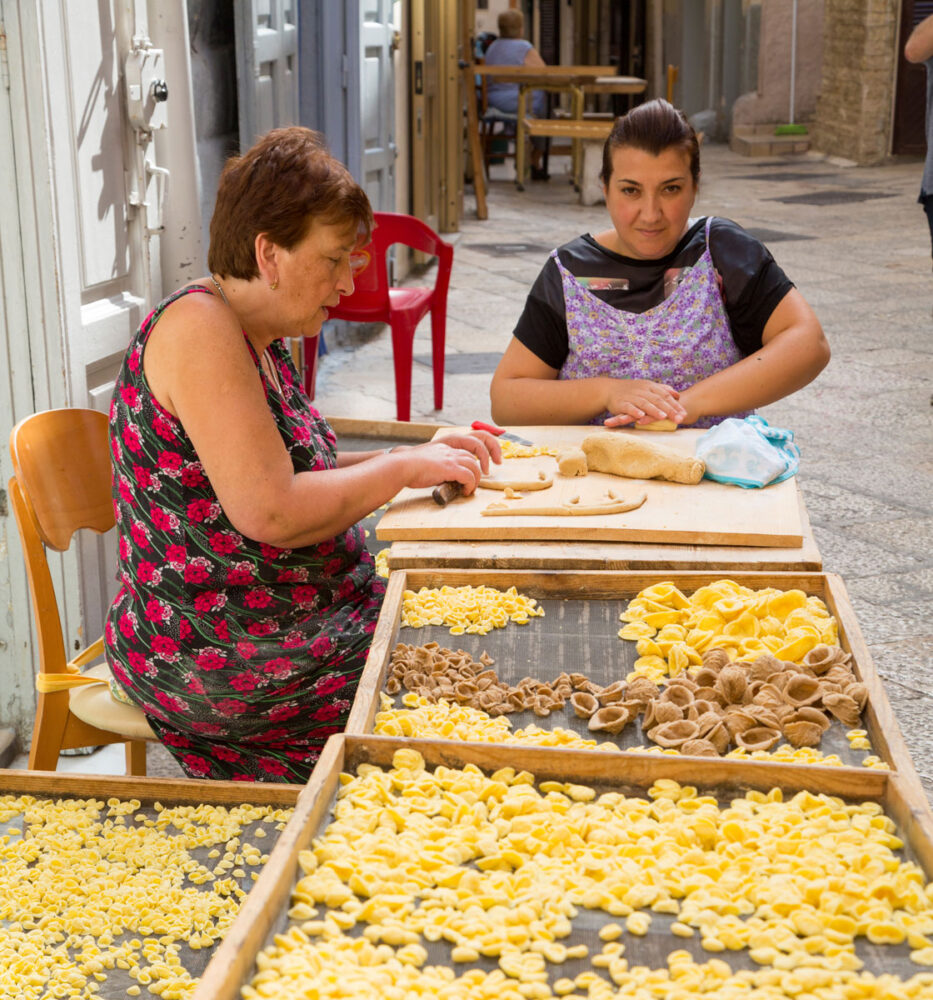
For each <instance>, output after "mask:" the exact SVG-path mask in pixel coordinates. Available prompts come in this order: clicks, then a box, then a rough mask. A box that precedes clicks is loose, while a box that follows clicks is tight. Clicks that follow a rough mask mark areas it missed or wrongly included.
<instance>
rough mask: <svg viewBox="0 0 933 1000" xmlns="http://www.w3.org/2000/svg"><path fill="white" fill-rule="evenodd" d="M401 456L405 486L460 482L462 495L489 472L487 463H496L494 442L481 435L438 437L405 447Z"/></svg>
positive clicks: (495, 445)
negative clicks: (405, 472)
mask: <svg viewBox="0 0 933 1000" xmlns="http://www.w3.org/2000/svg"><path fill="white" fill-rule="evenodd" d="M486 438H489V441H487V440H486ZM448 442H449V443H448ZM396 454H399V453H398V452H396ZM401 454H403V455H404V456H405V459H406V460H407V461H408V463H409V468H410V472H409V476H408V480H407V482H406V486H410V487H411V488H412V489H423V488H425V487H428V486H437V485H439V484H440V483H447V482H455V483H460V485H461V486H462V487H463V492H464V494H465V495H466V496H469V495H470V494H471V493H472V492H473V491H474V490H475V489H476V487H477V485H478V484H479V481H480V479H482V477H483V476H484V475H485V474H486V473H487V472H488V471H489V465H490V462H499V461H500V450H499V447H498V442H497V441H496V440H495V439H494V438H493V437H492V435H488V434H486V433H485V432H477V433H476V434H463V435H457V436H451V437H450V438H448V439H443V438H442V439H440V440H438V441H431V442H429V443H427V444H420V445H417V446H415V447H414V448H407V449H405V451H404V452H402V453H401Z"/></svg>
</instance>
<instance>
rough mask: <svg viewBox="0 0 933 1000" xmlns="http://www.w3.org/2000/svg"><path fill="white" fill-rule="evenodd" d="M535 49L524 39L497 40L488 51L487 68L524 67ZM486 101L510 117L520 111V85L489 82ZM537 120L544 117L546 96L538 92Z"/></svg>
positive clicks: (535, 102) (536, 102) (536, 93)
mask: <svg viewBox="0 0 933 1000" xmlns="http://www.w3.org/2000/svg"><path fill="white" fill-rule="evenodd" d="M533 48H534V46H533V45H532V44H531V42H529V41H526V40H525V39H524V38H497V39H496V40H495V41H494V42H493V43H492V45H490V46H489V48H488V49H487V50H486V65H487V66H522V65H524V62H525V56H527V55H528V53H529V52H530V51H531V50H532V49H533ZM486 99H487V101H488V103H489V105H490V107H494V108H498V109H499V110H500V111H505V112H507V113H508V114H510V115H514V114H515V113H516V112H517V111H518V84H517V83H497V82H496V81H495V80H491V79H490V80H487V85H486ZM533 106H534V108H533V110H534V115H535V117H536V118H541V117H543V115H544V94H543V93H542V92H541V91H536V92H535V95H534V99H533Z"/></svg>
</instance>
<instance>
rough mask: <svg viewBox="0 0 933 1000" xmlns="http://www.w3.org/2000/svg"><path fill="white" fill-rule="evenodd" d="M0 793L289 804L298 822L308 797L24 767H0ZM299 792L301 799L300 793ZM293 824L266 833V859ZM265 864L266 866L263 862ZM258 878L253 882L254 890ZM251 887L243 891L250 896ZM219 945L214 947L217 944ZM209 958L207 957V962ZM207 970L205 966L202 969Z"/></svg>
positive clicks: (256, 785)
mask: <svg viewBox="0 0 933 1000" xmlns="http://www.w3.org/2000/svg"><path fill="white" fill-rule="evenodd" d="M0 794H3V795H8V794H10V795H34V796H36V797H54V798H75V799H87V798H95V799H103V800H104V801H106V800H107V799H108V798H110V797H111V796H115V797H117V798H120V799H122V800H124V801H126V800H129V799H138V800H139V801H140V803H142V804H144V805H152V803H154V802H161V803H162V804H163V805H166V806H175V805H201V804H202V803H210V804H212V805H239V804H240V803H243V802H249V803H253V804H255V805H269V806H278V807H280V808H293V809H294V810H295V812H294V813H293V816H292V818H293V819H294V818H295V817H299V822H303V818H302V817H304V816H305V815H306V810H307V808H309V807H310V805H311V800H310V799H308V797H307V786H305V785H289V784H283V783H270V782H249V781H209V780H204V779H197V778H146V777H137V776H124V775H120V776H100V775H92V774H80V773H75V772H64V773H63V772H60V771H27V770H20V769H15V770H14V769H11V768H0ZM303 796H304V797H303ZM296 829H297V827H295V826H290V825H289V824H286V826H285V829H283V830H282V831H281V832H278V831H276V832H275V833H271V834H270V838H272V837H274V838H275V840H274V843H273V844H272V845H271V847H272V850H271V852H270V856H269V861H270V862H271V860H272V853H273V852H274V851H275V850H276V848H277V846H278V844H279V842H280V841H283V840H285V841H287V840H288V838H289V837H290V836H294V833H295V831H296ZM263 867H265V866H263ZM256 884H258V879H257V882H256V883H254V886H253V888H255V885H256ZM252 891H253V889H250V892H249V893H248V894H247V897H246V898H247V899H248V898H249V896H250V895H252ZM219 947H220V946H219V945H218V948H219ZM212 961H213V956H211V959H210V961H209V963H208V964H209V965H210V962H212ZM205 971H206V970H205Z"/></svg>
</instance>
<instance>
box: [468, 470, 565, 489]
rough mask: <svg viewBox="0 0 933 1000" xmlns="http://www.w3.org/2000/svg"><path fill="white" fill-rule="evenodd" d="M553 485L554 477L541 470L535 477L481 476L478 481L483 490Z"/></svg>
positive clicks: (546, 487)
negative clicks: (490, 477)
mask: <svg viewBox="0 0 933 1000" xmlns="http://www.w3.org/2000/svg"><path fill="white" fill-rule="evenodd" d="M553 485H554V477H553V476H548V475H545V474H544V473H543V472H539V473H538V478H537V479H521V480H512V479H488V478H485V477H484V478H483V479H481V480H480V481H479V486H480V489H484V490H515V491H516V492H518V491H520V490H546V489H548V487H550V486H553Z"/></svg>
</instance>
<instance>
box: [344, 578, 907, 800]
mask: <svg viewBox="0 0 933 1000" xmlns="http://www.w3.org/2000/svg"><path fill="white" fill-rule="evenodd" d="M723 578H724V574H722V573H719V574H715V573H710V572H699V571H692V572H668V573H664V574H663V575H660V574H657V573H649V572H644V571H643V572H618V573H616V572H593V573H575V572H568V571H545V570H542V571H533V570H528V571H495V570H454V569H450V570H427V569H423V570H408V571H400V570H395V571H393V572H392V574H391V576H390V578H389V587H388V591H387V594H386V598H385V602H384V604H383V608H382V612H381V615H380V620H379V623H378V625H377V629H376V633H375V636H374V641H373V644H372V647H371V649H370V653H369V657H368V658H367V661H366V665H365V667H364V670H363V675H362V677H361V680H360V684H359V687H358V689H357V694H356V698H355V700H354V704H353V708H352V709H351V713H350V717H349V720H348V722H347V732H349V733H355V734H366V733H373V732H374V723H375V717H376V714H377V712H379V711H380V708H381V698H382V697H384V695H385V689H386V680H387V678H388V676H389V672H390V667H391V660H392V653H393V650H394V649H395V647H396V645H397V644H398V643H406V644H411V645H415V646H422V645H424V644H425V643H428V642H437V643H438V644H439V645H440V646H442V647H446V648H448V649H452V650H458V649H463V650H465V651H466V652H467V653H469V654H470V656H471V657H472V658H473V660H475V661H479V660H480V657H481V654H483V653H486V654H488V656H489V657H491V658H492V659H493V660H494V661H495V662H494V664H493V666H492V669H493V670H495V671H496V673H497V675H498V677H499V679H500V680H501V681H503V682H505V683H508V684H509V685H516V684H518V683H519V681H520V680H521V679H522V678H524V677H532V678H534V679H536V680H540V681H543V682H548V683H550V682H552V681H554V680H555V679H556V678H557V677H558V675H559V674H560V673H561V672H566V673H568V674H569V673H575V672H576V673H582V674H585V675H586V676H587V677H588V678H589V679H590V680H591V681H593V682H594V683H595V684H597V685H600V686H601V687H602V686H606V685H608V684H611V683H613V682H614V681H617V680H621V679H624V678H625V677H626V675H627V674H628V673H629V671H630V670H631V669H632V666H633V664H634V661H635V658H636V657H637V655H638V653H637V650H636V644H635V642H633V641H630V640H622V639H620V638H619V637H618V631H619V628H620V627H621V625H622V624H623V623H622V622H620V620H619V615H620V613H621V612H623V611H624V610H625V608H626V606H627V604H628V602H629V601H630V600H631V599H632V598H633V597H635V596H636V595H637V594H638V593H639V592H640V591H642V590H643V589H645V588H646V587H649V586H652V585H654V584H656V583H659V582H662V581H670V582H672V583H674V584H675V585H676V586H677V587H678V588H679V589H680V591H681V592H682V593H683V594H685V595H687V596H689V595H690V594H692V593H694V592H695V591H696V590H698V589H699V588H700V587H702V586H705V585H707V584H709V583H713V582H716V581H717V580H721V579H723ZM728 579H730V580H732V581H734V582H735V583H737V584H739V585H741V586H744V587H748V588H749V589H750V590H756V591H757V590H762V589H764V588H766V587H774V588H776V589H778V590H782V591H787V590H801V591H803V592H804V593H805V594H807V595H813V596H815V597H818V598H820V599H821V600H822V601H823V602H824V603H825V604H826V606H827V608H828V609H829V611H830V613H831V614H832V615H833V616H834V617H835V618H836V621H837V623H838V629H839V645H840V646H841V647H842V648H843V649H844V650H846V651H847V652H849V653H851V655H852V659H851V666H852V668H853V672H854V673H855V675H856V677H857V678H858V679H859V680H860V681H861V682H862V683H864V684H865V686H866V687H867V689H868V693H869V697H868V703H867V705H866V707H865V710H864V711H863V713H862V728H864V729H865V730H867V732H868V737H869V740H870V742H871V747H872V750H871V753H872V754H873V755H877V756H878V757H880V758H881V760H882V761H884V762H886V763H887V765H888V766H889V767H891V768H894V769H898V770H901V771H903V772H904V773H905V776H906V778H907V780H911V781H914V782H916V783H917V787H918V788H920V786H919V779H918V778H917V776H916V772H915V770H914V767H913V764H912V762H911V760H910V756H909V753H908V752H907V749H906V747H905V745H904V742H903V737H902V736H901V734H900V730H899V728H898V725H897V722H896V720H895V718H894V714H893V712H892V710H891V707H890V703H889V702H888V699H887V696H886V694H885V692H884V687H883V685H882V683H881V680H880V678H879V677H878V675H877V673H876V671H875V669H874V667H873V664H872V661H871V656H870V654H869V652H868V648H867V646H866V644H865V641H864V638H863V636H862V634H861V631H860V629H859V625H858V622H857V620H856V618H855V614H854V612H853V610H852V607H851V604H850V602H849V599H848V596H847V594H846V591H845V587H844V584H843V582H842V580H841V578H839V577H838V576H836V575H834V574H826V573H758V574H756V573H731V574H729V575H728ZM466 585H469V586H474V587H475V586H487V587H494V588H497V589H499V590H507V589H508V588H509V587H512V586H514V587H516V588H517V589H518V592H519V593H520V594H524V595H527V596H528V597H533V598H535V599H536V600H537V601H538V602H539V603H540V605H541V607H543V609H544V612H545V614H544V616H543V617H534V618H531V620H530V621H529V623H528V624H527V625H516V624H512V623H510V624H509V625H507V626H506V627H505V628H499V629H493V630H491V631H489V632H488V633H487V634H486V635H476V634H466V635H451V634H450V630H449V628H447V627H445V626H426V627H423V628H411V627H408V626H402V625H401V619H402V602H403V595H404V592H405V591H406V590H412V591H417V590H419V588H421V587H428V588H439V587H443V586H451V587H459V586H466ZM403 694H404V691H402V692H400V693H399V694H397V695H396V696H395V697H394V705H395V707H396V708H400V709H404V706H403V704H402V701H401V698H402V695H403ZM507 718H508V719H509V721H510V722H511V725H512V729H513V731H514V730H518V729H520V728H522V727H526V726H529V725H534V726H537V727H539V728H540V729H546V730H553V729H555V728H557V727H560V728H563V729H569V730H572V731H574V732H575V733H577V734H579V735H580V736H583V737H585V738H587V739H594V738H595V739H596V741H597V742H599V743H613V742H614V743H615V744H616V745H617V746H618V748H619V749H620V750H629V749H632V748H635V747H639V748H643V747H649V748H650V747H654V744H653V743H652V742H651V741H649V740H647V739H646V738H645V737H644V735H643V734H642V732H641V724H640V720H639V721H638V722H636V723H633V724H629V725H627V726H626V727H625V728H624V729H623V731H622V732H621V733H620V734H619V735H618V736H612V735H609V734H607V733H605V732H598V733H594V732H590V731H589V730H588V729H587V721H586V720H585V719H581V718H577V717H576V716H575V714H574V713H573V711H572V710H571V708H570V706H569V704H568V705H565V707H564V708H562V709H559V710H556V711H553V712H551V714H550V715H548V716H546V717H540V716H537V715H535V714H534V712H533V711H524V712H519V713H514V714H510V715H508V716H507ZM849 728H850V727H847V726H844V725H843V724H842V723H841V722H837V721H833V723H832V725H831V726H830V728H829V730H828V731H827V732H825V733H824V734H823V738H822V741H821V744H820V751H821V752H822V753H823V754H836V755H838V756H839V758H840V759H841V761H842V763H843V765H845V766H851V767H855V768H859V769H861V770H866V768H864V767H863V766H862V761H863V760H864V759H865V757H866V751H863V750H854V749H852V748H851V746H850V744H849V741H848V739H847V737H846V733H847V731H848V729H849ZM809 766H813V767H821V766H823V765H820V764H819V763H818V762H817V763H813V764H811V765H809ZM827 766H828V765H827ZM834 766H838V765H834ZM919 795H920V797H921V798H923V793H922V791H920V792H919Z"/></svg>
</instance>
